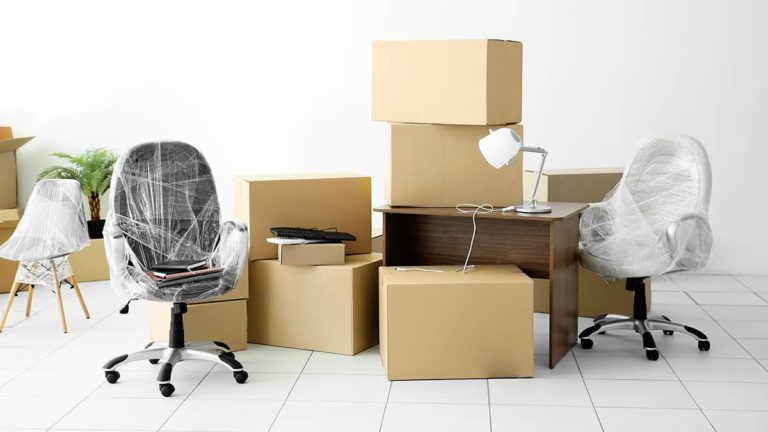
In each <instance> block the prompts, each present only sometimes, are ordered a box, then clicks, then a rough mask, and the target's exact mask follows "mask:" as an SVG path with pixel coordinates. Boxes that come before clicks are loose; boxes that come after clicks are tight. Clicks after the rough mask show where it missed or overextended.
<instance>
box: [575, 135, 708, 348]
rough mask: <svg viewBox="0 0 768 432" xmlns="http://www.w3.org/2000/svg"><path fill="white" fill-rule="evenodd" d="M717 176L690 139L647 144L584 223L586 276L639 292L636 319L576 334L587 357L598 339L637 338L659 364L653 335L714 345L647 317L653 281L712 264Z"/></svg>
mask: <svg viewBox="0 0 768 432" xmlns="http://www.w3.org/2000/svg"><path fill="white" fill-rule="evenodd" d="M711 189H712V172H711V168H710V165H709V159H708V158H707V153H706V151H705V150H704V147H703V146H702V145H701V143H700V142H699V141H698V140H696V139H695V138H693V137H690V136H685V135H678V136H671V137H660V138H651V139H648V140H646V141H644V142H643V143H642V144H641V146H640V149H639V150H638V151H637V153H636V154H635V155H634V157H633V158H632V161H631V162H630V163H629V165H628V166H627V168H626V169H625V170H624V175H623V177H622V179H621V181H620V182H619V184H618V185H616V187H615V188H614V189H613V190H612V191H611V192H609V193H608V195H607V196H606V197H605V200H604V201H603V202H601V203H597V204H593V205H591V206H590V207H589V208H588V209H587V210H586V211H585V212H584V213H583V214H582V217H581V222H580V226H579V231H580V240H579V242H580V259H581V263H582V265H583V266H584V267H586V268H587V269H589V270H591V271H594V272H595V273H598V274H600V275H602V276H603V277H604V278H606V279H624V278H626V279H627V282H626V289H627V290H628V291H633V292H634V307H633V316H632V317H627V316H622V315H615V314H610V315H601V316H598V317H596V318H595V320H594V325H592V326H591V327H589V328H587V329H585V330H584V331H582V332H581V334H579V339H580V342H581V346H582V348H584V349H590V348H592V346H593V343H594V342H593V340H592V339H591V338H592V336H593V335H594V334H595V333H603V332H605V331H608V330H635V331H636V332H637V333H639V334H640V335H641V336H642V339H643V346H644V347H645V354H646V357H647V358H648V359H649V360H657V359H658V358H659V351H658V349H657V348H656V343H655V341H654V339H653V336H652V335H651V330H662V331H663V332H664V334H666V335H672V334H673V333H674V332H680V333H685V334H687V335H690V336H692V337H694V338H695V339H696V340H697V341H698V347H699V349H700V350H702V351H709V348H710V343H709V340H708V339H707V336H706V335H705V334H704V333H702V332H701V331H699V330H697V329H695V328H693V327H690V326H687V325H683V324H678V323H674V322H671V320H670V319H669V318H668V317H666V316H658V317H650V318H649V317H648V316H647V314H646V299H645V282H644V279H645V278H646V277H650V276H656V275H661V274H665V273H669V272H675V271H681V270H692V269H698V268H701V267H703V266H704V265H705V264H706V263H707V259H708V258H709V253H710V250H711V248H712V230H711V229H710V227H709V222H708V219H707V213H708V211H709V200H710V194H711Z"/></svg>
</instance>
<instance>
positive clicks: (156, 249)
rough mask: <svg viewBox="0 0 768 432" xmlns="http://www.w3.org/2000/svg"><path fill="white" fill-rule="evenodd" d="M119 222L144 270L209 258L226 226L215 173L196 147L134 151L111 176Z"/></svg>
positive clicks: (166, 144) (148, 146)
mask: <svg viewBox="0 0 768 432" xmlns="http://www.w3.org/2000/svg"><path fill="white" fill-rule="evenodd" d="M111 187H112V212H113V214H114V218H115V220H114V223H115V225H116V226H117V227H118V228H119V229H120V231H122V233H123V234H124V236H125V237H126V241H127V243H128V246H129V247H130V248H131V250H132V251H133V253H134V254H135V256H136V258H137V259H138V260H139V261H140V262H139V263H135V264H139V265H140V266H141V268H144V269H148V268H149V267H151V266H152V265H153V264H157V263H159V262H162V261H167V260H187V259H206V258H208V257H209V255H210V253H211V252H212V251H213V250H214V248H215V246H216V241H217V239H218V234H219V227H220V224H221V220H220V211H219V200H218V196H217V194H216V185H215V183H214V180H213V177H212V175H211V169H210V167H209V166H208V162H206V160H205V157H204V156H203V155H202V153H200V152H199V151H198V150H197V149H196V148H194V147H192V146H191V145H189V144H185V143H183V142H176V141H171V142H156V143H147V144H141V145H138V146H136V147H133V148H132V149H130V150H129V151H128V152H127V153H126V154H124V155H123V156H122V157H121V158H120V159H119V160H118V162H117V163H116V164H115V172H114V174H113V176H112V186H111Z"/></svg>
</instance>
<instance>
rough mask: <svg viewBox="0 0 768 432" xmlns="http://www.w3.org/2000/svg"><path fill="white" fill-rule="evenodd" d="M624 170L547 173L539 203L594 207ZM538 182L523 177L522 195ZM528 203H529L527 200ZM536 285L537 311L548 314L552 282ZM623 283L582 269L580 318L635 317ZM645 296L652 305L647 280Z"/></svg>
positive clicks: (528, 175)
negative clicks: (575, 203)
mask: <svg viewBox="0 0 768 432" xmlns="http://www.w3.org/2000/svg"><path fill="white" fill-rule="evenodd" d="M621 174H622V170H621V168H583V169H552V170H546V171H544V172H543V174H542V176H541V180H540V182H539V191H538V193H537V194H536V195H537V198H538V199H539V200H540V201H564V202H585V203H594V202H600V201H602V200H603V198H604V197H605V195H606V194H607V193H608V192H610V190H611V189H613V187H614V186H616V184H617V183H618V182H619V180H621ZM535 180H536V174H535V173H534V172H530V171H526V172H525V173H524V176H523V185H524V188H523V191H524V192H526V194H527V193H529V192H528V191H530V190H531V188H532V187H533V182H534V181H535ZM525 199H529V197H528V196H525ZM536 282H537V283H536V284H535V285H534V309H535V311H536V312H544V313H549V282H548V281H546V280H537V281H536ZM625 282H626V281H625V280H624V279H619V280H615V281H605V280H603V278H602V277H600V275H598V274H596V273H593V272H591V271H589V270H587V269H585V268H584V267H581V266H579V316H582V317H594V316H597V315H600V314H604V313H616V314H622V315H632V303H633V297H632V292H630V291H627V290H626V289H625V288H624V285H625ZM645 290H646V292H645V295H646V298H647V299H648V302H647V303H648V308H649V309H650V304H651V280H650V278H649V279H647V280H646V284H645Z"/></svg>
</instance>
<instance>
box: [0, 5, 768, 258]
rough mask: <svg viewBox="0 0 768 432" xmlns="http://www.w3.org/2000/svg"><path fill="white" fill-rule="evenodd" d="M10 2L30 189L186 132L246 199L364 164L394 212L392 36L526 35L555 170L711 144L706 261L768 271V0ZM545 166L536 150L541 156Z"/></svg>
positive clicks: (225, 184) (531, 108) (3, 48)
mask: <svg viewBox="0 0 768 432" xmlns="http://www.w3.org/2000/svg"><path fill="white" fill-rule="evenodd" d="M114 3H115V2H104V1H67V2H61V1H55V0H47V1H25V0H18V1H16V0H14V1H10V2H9V1H4V2H3V3H2V4H0V17H2V19H0V21H2V22H1V23H0V52H1V54H0V56H1V57H0V58H2V59H3V61H2V66H1V67H0V124H3V125H12V126H13V127H14V128H15V131H16V133H17V135H19V136H22V135H32V134H33V135H36V136H37V138H36V139H35V140H34V141H32V142H31V143H29V144H28V145H27V146H26V147H25V148H23V149H22V150H20V151H19V153H18V157H19V170H20V172H21V179H20V190H21V193H22V198H23V200H26V197H27V196H28V194H29V192H30V191H31V189H32V186H33V184H34V181H35V177H36V174H37V173H38V172H39V171H40V170H41V169H42V168H44V167H45V166H47V165H49V164H51V163H53V162H54V159H53V158H50V157H48V156H47V155H48V154H49V153H51V152H53V151H66V152H79V151H81V150H83V149H85V148H89V147H95V146H105V147H110V148H113V149H116V150H124V149H126V148H128V147H129V146H131V145H134V144H138V143H141V142H144V141H148V140H156V139H178V140H184V141H187V142H190V143H192V144H194V145H196V146H197V147H198V148H200V149H201V150H202V151H203V152H204V153H205V154H206V156H207V157H208V158H209V160H210V162H211V164H212V165H213V168H214V170H215V172H216V176H217V181H218V183H219V189H220V192H221V195H222V200H223V207H224V208H225V209H230V208H231V186H230V185H231V176H232V175H233V174H236V173H266V172H286V171H287V172H295V171H338V170H347V171H357V172H361V173H364V174H367V175H371V176H373V179H374V182H373V187H374V203H383V201H384V199H383V188H384V185H383V183H382V180H383V161H382V158H383V149H384V142H385V138H386V125H384V124H381V123H374V122H372V121H370V62H371V60H370V47H371V41H372V40H374V39H441V38H489V37H492V38H504V39H515V40H520V41H523V42H524V44H525V50H524V52H525V55H524V58H525V60H524V62H525V66H524V82H525V83H524V86H525V88H524V94H525V100H524V109H523V112H524V115H523V117H524V118H523V121H524V123H525V126H526V138H527V142H528V143H529V144H531V145H540V146H543V147H546V148H548V149H549V150H550V158H549V160H548V166H549V167H552V168H557V167H600V166H617V165H622V164H623V163H624V162H625V161H626V159H627V157H628V156H629V155H630V154H631V151H632V149H633V148H634V145H635V143H636V142H637V140H638V138H640V137H642V136H644V135H646V134H649V133H654V132H666V131H681V132H686V133H689V134H692V135H694V136H696V137H698V138H699V139H701V140H702V141H703V142H704V144H705V146H706V147H707V149H708V151H709V154H710V158H711V160H712V164H713V170H714V194H713V200H712V210H711V217H712V226H713V229H714V232H715V235H716V246H715V250H714V252H713V256H712V259H711V262H710V266H709V268H708V271H711V272H737V273H768V266H767V265H766V264H765V262H764V260H765V257H766V249H767V248H766V242H767V241H768V223H765V222H764V221H765V220H766V219H768V204H766V201H767V200H766V198H767V197H768V193H766V186H768V174H766V170H765V166H766V164H768V157H767V156H768V152H766V144H768V128H766V127H765V126H764V122H765V121H766V119H767V118H768V109H767V108H766V100H768V84H767V83H768V57H766V52H767V51H766V48H768V47H766V41H768V26H766V25H765V17H766V16H768V3H766V2H760V1H717V2H715V1H659V0H656V1H646V0H633V1H627V0H623V1H615V0H603V1H579V2H574V1H567V0H562V1H541V0H528V1H510V0H497V1H485V2H482V1H473V0H464V1H438V0H434V1H416V0H396V1H378V2H367V1H359V0H358V1H354V0H348V1H317V2H310V1H295V2H288V1H283V2H281V1H272V2H253V1H251V2H246V1H227V2H213V1H209V2H191V1H132V2H122V3H121V5H116V4H114ZM529 162H530V163H532V164H533V163H534V162H535V161H534V160H531V161H529Z"/></svg>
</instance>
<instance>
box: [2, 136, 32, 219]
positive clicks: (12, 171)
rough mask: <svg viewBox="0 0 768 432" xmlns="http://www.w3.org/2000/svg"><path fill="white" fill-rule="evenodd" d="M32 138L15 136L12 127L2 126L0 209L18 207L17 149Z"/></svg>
mask: <svg viewBox="0 0 768 432" xmlns="http://www.w3.org/2000/svg"><path fill="white" fill-rule="evenodd" d="M32 138H34V137H25V138H14V137H13V131H12V130H11V128H9V127H0V209H15V208H16V207H18V200H17V195H16V194H17V182H16V150H18V149H19V148H20V147H21V146H23V145H24V144H26V143H28V142H29V141H30V140H31V139H32Z"/></svg>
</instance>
